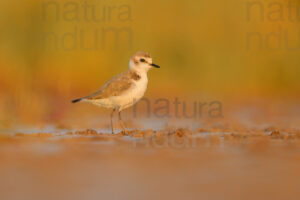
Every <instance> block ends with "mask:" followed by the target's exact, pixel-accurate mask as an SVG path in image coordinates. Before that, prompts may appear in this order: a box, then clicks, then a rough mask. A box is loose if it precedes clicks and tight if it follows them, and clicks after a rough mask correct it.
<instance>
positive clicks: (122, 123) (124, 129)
mask: <svg viewBox="0 0 300 200" xmlns="http://www.w3.org/2000/svg"><path fill="white" fill-rule="evenodd" d="M119 121H120V123H121V126H122V128H123V131H124V132H125V133H126V134H127V135H128V131H127V129H126V127H125V125H124V122H123V121H122V119H121V111H119Z"/></svg>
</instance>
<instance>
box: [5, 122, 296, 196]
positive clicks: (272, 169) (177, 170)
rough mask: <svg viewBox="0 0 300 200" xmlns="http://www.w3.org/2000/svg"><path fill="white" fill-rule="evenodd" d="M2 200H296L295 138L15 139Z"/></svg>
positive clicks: (281, 134)
mask: <svg viewBox="0 0 300 200" xmlns="http://www.w3.org/2000/svg"><path fill="white" fill-rule="evenodd" d="M0 160H1V165H0V177H1V179H0V188H1V189H0V191H1V199H5V200H7V199H299V197H300V190H299V187H300V181H299V180H300V173H299V169H300V132H299V131H297V130H292V129H291V130H284V129H281V130H279V129H276V128H274V127H269V128H267V129H262V130H259V129H256V130H253V129H249V130H246V129H244V130H243V131H242V130H240V131H236V130H234V129H230V128H229V127H226V128H225V127H223V128H222V127H218V128H216V127H214V128H198V129H196V130H189V129H187V128H164V129H160V130H151V129H150V130H143V131H141V130H133V131H130V134H129V135H125V134H124V133H123V132H119V133H118V134H115V135H112V134H110V133H105V132H102V131H101V130H97V129H88V130H81V131H76V130H75V131H74V130H73V131H65V132H61V133H59V132H58V133H43V132H41V133H32V134H30V133H16V134H13V135H5V134H3V135H1V138H0Z"/></svg>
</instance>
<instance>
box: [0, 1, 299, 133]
mask: <svg viewBox="0 0 300 200" xmlns="http://www.w3.org/2000/svg"><path fill="white" fill-rule="evenodd" d="M299 7H300V5H299V2H298V1H296V0H289V1H285V0H279V1H271V0H265V1H252V0H248V1H242V0H241V1H237V0H227V1H224V0H215V1H203V0H198V1H196V0H187V1H180V0H174V1H172V4H170V2H168V1H161V0H151V1H150V0H146V1H136V0H135V1H127V0H114V1H105V0H104V1H94V0H89V1H65V0H59V1H58V0H56V1H41V0H26V1H16V0H12V1H1V3H0V27H1V31H0V41H1V42H0V121H1V123H0V124H1V125H0V127H2V128H3V127H9V126H12V124H14V123H24V124H26V123H28V124H35V123H37V122H42V123H59V121H60V120H62V119H63V118H65V117H68V116H69V115H70V114H69V113H70V112H75V113H76V112H77V111H76V110H77V109H78V107H74V105H71V104H70V100H72V99H74V98H77V97H81V96H84V95H87V94H89V93H91V92H93V91H95V90H97V89H98V88H99V87H100V86H101V85H102V84H103V83H105V82H106V81H107V80H108V79H109V78H111V77H112V76H114V75H116V74H118V73H120V72H121V71H125V70H127V69H128V63H129V58H130V57H131V56H132V55H133V54H134V53H135V52H136V51H140V50H142V51H147V52H149V53H150V54H151V55H152V57H153V60H154V62H155V63H157V64H159V65H161V67H162V68H161V69H159V70H152V71H151V72H150V73H149V86H148V91H147V93H146V97H147V98H155V97H164V98H171V97H174V96H176V97H180V98H183V99H197V100H199V101H201V100H204V101H207V100H220V101H223V102H229V103H228V104H235V103H236V102H239V103H244V102H245V103H246V102H247V101H251V100H254V99H267V100H266V102H267V103H266V104H267V105H268V106H271V105H272V103H274V102H275V101H281V100H283V101H287V102H294V103H298V102H299V101H298V100H299V91H300V90H299V89H300V79H299V74H300V67H299V65H300V59H299V51H300V30H299V22H300V17H298V16H297V8H299ZM298 18H299V19H298ZM96 35H97V36H96ZM87 48H90V49H87ZM292 48H293V49H292ZM228 104H226V105H228ZM71 106H73V107H71ZM85 109H86V108H85ZM74 110H75V111H74ZM98 111H99V110H98ZM98 111H97V112H98ZM103 112H104V113H105V114H107V112H106V111H103ZM78 113H79V112H78Z"/></svg>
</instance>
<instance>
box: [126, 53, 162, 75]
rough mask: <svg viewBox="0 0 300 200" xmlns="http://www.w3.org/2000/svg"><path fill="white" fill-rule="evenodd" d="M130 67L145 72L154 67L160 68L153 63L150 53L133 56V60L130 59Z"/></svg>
mask: <svg viewBox="0 0 300 200" xmlns="http://www.w3.org/2000/svg"><path fill="white" fill-rule="evenodd" d="M129 66H130V69H134V70H137V71H144V72H148V70H149V69H151V68H152V67H155V68H160V66H158V65H156V64H154V63H153V62H152V58H151V56H150V54H149V53H146V52H141V51H139V52H137V53H136V54H135V55H134V56H132V58H131V59H130V63H129Z"/></svg>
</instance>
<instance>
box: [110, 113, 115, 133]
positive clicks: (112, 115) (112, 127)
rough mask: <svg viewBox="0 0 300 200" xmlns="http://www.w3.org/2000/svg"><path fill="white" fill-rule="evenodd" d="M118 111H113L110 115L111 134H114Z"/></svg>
mask: <svg viewBox="0 0 300 200" xmlns="http://www.w3.org/2000/svg"><path fill="white" fill-rule="evenodd" d="M115 110H116V109H113V110H112V112H111V114H110V125H111V133H112V134H114V125H113V117H114V112H115Z"/></svg>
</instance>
